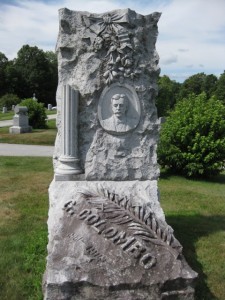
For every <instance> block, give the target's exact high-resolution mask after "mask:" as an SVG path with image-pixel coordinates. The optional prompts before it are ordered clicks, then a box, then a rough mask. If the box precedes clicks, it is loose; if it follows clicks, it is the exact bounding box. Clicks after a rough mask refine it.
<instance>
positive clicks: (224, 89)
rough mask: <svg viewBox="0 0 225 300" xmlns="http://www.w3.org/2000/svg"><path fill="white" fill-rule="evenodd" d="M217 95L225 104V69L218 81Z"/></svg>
mask: <svg viewBox="0 0 225 300" xmlns="http://www.w3.org/2000/svg"><path fill="white" fill-rule="evenodd" d="M215 95H216V97H217V98H218V99H219V100H221V101H222V102H223V104H225V71H224V72H223V73H222V74H221V75H220V77H219V79H218V81H217V85H216V90H215Z"/></svg>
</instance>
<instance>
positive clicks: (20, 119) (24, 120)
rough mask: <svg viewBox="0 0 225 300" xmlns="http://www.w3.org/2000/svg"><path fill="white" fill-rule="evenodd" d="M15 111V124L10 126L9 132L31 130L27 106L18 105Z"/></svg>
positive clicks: (17, 132)
mask: <svg viewBox="0 0 225 300" xmlns="http://www.w3.org/2000/svg"><path fill="white" fill-rule="evenodd" d="M14 111H15V115H14V117H13V126H12V127H10V128H9V132H10V133H13V134H20V133H27V132H31V131H32V127H31V126H29V123H28V115H27V111H28V109H27V107H26V106H18V105H17V106H16V107H15V109H14Z"/></svg>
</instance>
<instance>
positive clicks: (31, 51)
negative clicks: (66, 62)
mask: <svg viewBox="0 0 225 300" xmlns="http://www.w3.org/2000/svg"><path fill="white" fill-rule="evenodd" d="M50 57H51V59H50ZM15 68H16V70H17V71H18V72H19V73H20V75H21V77H22V86H23V90H22V91H20V94H19V96H20V97H21V98H27V97H31V96H32V95H33V93H35V94H36V96H37V98H38V99H39V100H40V101H42V102H44V103H45V104H48V103H52V104H55V93H56V87H57V64H56V63H55V61H54V60H53V55H50V53H47V54H45V52H44V51H43V50H40V49H38V47H36V46H35V47H30V46H29V45H24V46H23V47H22V48H21V49H20V50H19V52H18V54H17V58H16V60H15Z"/></svg>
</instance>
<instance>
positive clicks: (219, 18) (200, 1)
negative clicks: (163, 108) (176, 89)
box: [0, 0, 225, 80]
mask: <svg viewBox="0 0 225 300" xmlns="http://www.w3.org/2000/svg"><path fill="white" fill-rule="evenodd" d="M5 2H7V1H5ZM12 2H14V3H15V4H16V5H10V4H8V5H6V4H4V5H3V4H1V3H0V9H1V15H0V40H1V44H0V51H1V52H3V53H5V54H6V56H7V57H8V58H9V59H12V58H13V57H15V56H16V53H17V51H18V50H19V49H20V48H21V47H22V46H23V45H24V44H30V45H37V46H38V47H39V48H41V49H44V50H54V48H55V44H56V40H57V34H58V9H59V8H62V7H67V8H69V9H72V10H80V11H90V12H99V13H101V12H105V11H110V10H113V9H119V8H127V7H129V8H130V9H133V10H136V11H137V12H138V13H141V14H144V15H145V14H149V13H152V12H154V11H159V12H162V16H161V18H160V20H159V24H158V26H159V37H158V41H157V44H156V48H157V51H158V53H159V56H160V58H161V59H160V67H161V69H162V74H167V75H169V76H176V74H177V76H180V80H182V78H184V76H186V75H187V74H190V73H189V72H198V70H199V72H205V73H210V72H214V73H215V75H216V74H221V73H222V72H223V70H224V69H225V55H224V53H225V18H224V16H225V15H224V11H225V0H217V1H215V0H188V1H185V0H158V1H156V0H123V1H122V0H85V1H83V0H57V1H48V2H46V1H45V2H44V0H43V1H38V0H31V1H30V0H14V1H10V2H9V3H12ZM190 65H192V66H193V67H192V68H191V69H190V68H189V69H188V70H187V71H186V66H190ZM182 71H183V73H182ZM181 73H182V74H186V75H182V76H181ZM193 74H194V73H193ZM191 75H192V74H191ZM174 78H175V77H174Z"/></svg>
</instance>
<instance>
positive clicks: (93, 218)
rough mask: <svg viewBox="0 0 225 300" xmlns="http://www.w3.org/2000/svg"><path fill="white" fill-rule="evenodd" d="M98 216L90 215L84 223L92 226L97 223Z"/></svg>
mask: <svg viewBox="0 0 225 300" xmlns="http://www.w3.org/2000/svg"><path fill="white" fill-rule="evenodd" d="M98 220H99V216H98V215H95V214H91V215H89V216H88V217H87V218H86V222H87V224H88V225H93V224H94V223H96V222H98Z"/></svg>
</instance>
